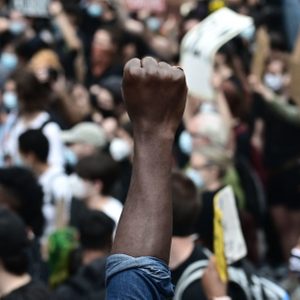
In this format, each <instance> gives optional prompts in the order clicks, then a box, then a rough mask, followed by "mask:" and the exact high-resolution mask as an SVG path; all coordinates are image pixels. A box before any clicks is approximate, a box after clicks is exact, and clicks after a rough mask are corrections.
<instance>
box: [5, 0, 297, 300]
mask: <svg viewBox="0 0 300 300" xmlns="http://www.w3.org/2000/svg"><path fill="white" fill-rule="evenodd" d="M14 2H18V1H6V0H0V206H1V207H3V208H1V210H0V298H1V299H25V296H26V295H30V298H26V299H42V297H43V298H49V297H54V298H55V299H65V300H68V299H74V300H75V299H94V298H95V299H96V297H97V299H104V295H105V257H106V256H107V255H109V253H110V249H111V245H112V240H113V236H114V232H115V228H116V225H117V224H118V221H119V218H120V216H121V212H122V208H123V204H124V203H125V201H126V196H127V191H128V187H129V184H130V176H131V168H132V163H131V162H132V155H133V147H134V139H133V129H132V126H131V124H130V120H129V117H128V115H127V113H126V108H125V107H124V104H123V100H122V90H121V85H122V72H123V67H124V65H125V63H126V62H127V61H128V60H129V59H131V58H133V57H139V58H142V57H145V56H153V57H155V58H157V59H158V60H164V61H167V62H169V63H171V64H173V65H179V64H180V45H181V41H182V39H183V37H184V36H185V34H186V33H187V32H188V31H189V30H191V29H192V28H193V27H194V26H197V25H198V24H199V23H200V22H201V21H202V20H204V19H205V18H206V17H208V16H209V15H210V14H211V13H213V12H214V11H216V10H218V9H221V8H222V7H225V6H227V7H228V8H230V9H232V10H233V11H235V12H237V13H239V14H241V15H248V16H251V17H252V18H253V20H254V26H253V28H252V30H247V31H245V32H242V33H241V34H240V35H238V36H237V37H235V38H233V39H232V40H230V41H229V42H228V43H226V44H225V45H224V46H222V47H221V48H220V49H219V50H218V52H217V54H216V56H215V61H214V74H213V76H212V79H211V85H212V87H213V88H214V91H215V99H214V101H206V99H200V98H197V97H194V96H192V95H189V96H188V102H187V107H186V111H185V114H184V119H183V121H182V124H181V126H180V128H179V130H178V132H177V135H176V141H175V144H174V151H173V164H174V169H176V172H174V174H173V177H174V178H173V183H172V191H173V198H174V199H173V203H174V208H173V211H174V230H173V241H172V249H171V259H170V268H171V270H172V276H173V280H174V284H175V285H176V284H177V283H178V282H181V283H182V280H183V279H182V278H181V276H182V274H183V273H184V270H185V269H186V268H187V267H188V266H189V264H191V263H192V262H194V261H197V260H200V259H204V258H205V257H206V258H207V256H206V253H207V251H206V250H210V251H212V252H213V198H214V195H215V194H216V193H217V192H218V191H219V190H220V189H221V188H223V187H224V186H225V185H228V184H229V185H231V186H232V187H233V190H234V193H235V197H236V203H237V207H238V210H239V217H240V221H241V225H242V230H243V234H244V237H245V241H246V244H247V248H248V255H247V258H246V259H245V260H244V261H243V262H239V264H238V265H237V266H236V268H237V269H239V268H241V269H243V270H246V269H247V272H248V273H251V274H259V276H261V278H268V279H270V280H272V282H273V281H274V282H276V284H278V289H280V287H279V285H281V287H283V288H284V289H286V290H287V291H288V292H289V293H290V294H291V296H292V297H294V298H293V299H300V298H299V297H300V296H299V290H298V291H297V289H299V278H300V277H299V276H300V262H299V261H300V240H299V238H300V139H299V138H298V137H299V136H300V109H299V106H298V105H300V89H299V87H298V86H299V84H300V36H299V37H298V34H297V33H298V26H299V25H300V24H299V23H300V4H299V1H296V0H295V1H293V0H285V1H284V0H282V1H280V0H278V1H268V0H224V1H222V0H210V1H209V0H199V1H196V0H191V1H176V0H166V1H153V2H154V3H156V4H155V5H156V6H155V5H154V6H151V5H149V3H150V2H151V1H150V0H149V1H140V3H143V2H144V3H146V4H147V3H148V6H147V5H145V7H143V5H142V6H141V7H139V8H138V9H137V8H133V7H132V6H131V5H130V3H134V2H139V1H125V0H124V1H121V0H65V1H58V0H52V1H51V0H49V1H48V4H47V5H48V13H47V15H45V16H39V15H38V16H35V15H30V14H28V13H25V12H23V11H22V10H21V9H19V10H17V9H15V7H14V6H13V3H14ZM32 2H33V3H34V1H32ZM46 2H47V1H46ZM198 72H199V73H201V70H198ZM298 79H299V83H298V82H297V81H298ZM153 88H154V89H155V86H154V87H153ZM149 172H151V170H149ZM12 212H14V214H13V213H12ZM133 217H134V216H133ZM145 239H147V237H145ZM210 251H208V252H210ZM245 272H246V271H245ZM248 273H247V274H248ZM199 278H200V276H199ZM199 280H200V279H199ZM196 284H197V289H199V290H200V291H198V290H197V289H196V290H195V289H194V290H193V289H191V290H192V291H191V292H190V293H188V294H187V295H184V293H183V292H182V294H183V295H182V296H181V297H182V298H177V299H189V300H192V299H206V296H205V295H204V292H203V291H202V292H201V284H200V281H199V282H198V281H197V283H196ZM246 286H247V285H246ZM24 287H25V288H24ZM266 289H267V288H266ZM233 290H234V288H233ZM50 291H51V293H52V295H50ZM245 293H246V292H245ZM20 295H22V297H24V298H17V297H19V296H20ZM235 295H236V294H234V292H233V293H232V295H231V296H232V299H239V300H241V299H244V298H242V296H241V295H240V294H237V295H239V296H235ZM248 296H249V294H248ZM178 297H179V296H178ZM245 299H277V298H272V296H269V297H267V296H265V298H256V297H254V296H253V298H249V297H248V298H245ZM278 299H279V298H278ZM282 299H283V298H282Z"/></svg>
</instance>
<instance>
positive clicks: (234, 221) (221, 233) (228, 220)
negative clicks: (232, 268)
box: [214, 186, 247, 282]
mask: <svg viewBox="0 0 300 300" xmlns="http://www.w3.org/2000/svg"><path fill="white" fill-rule="evenodd" d="M214 252H215V255H216V260H217V266H218V271H219V274H220V277H221V279H222V280H223V281H224V282H226V281H227V279H228V277H227V264H232V263H234V262H236V261H238V260H240V259H242V258H243V257H245V256H246V255H247V247H246V243H245V240H244V237H243V234H242V229H241V224H240V220H239V217H238V212H237V208H236V203H235V198H234V194H233V190H232V188H231V187H230V186H227V187H225V188H224V189H222V190H221V191H220V192H218V193H217V194H216V196H215V198H214Z"/></svg>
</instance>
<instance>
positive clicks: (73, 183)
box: [69, 174, 87, 199]
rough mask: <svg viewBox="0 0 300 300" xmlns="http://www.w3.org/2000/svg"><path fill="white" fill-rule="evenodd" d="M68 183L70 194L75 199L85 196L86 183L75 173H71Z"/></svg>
mask: <svg viewBox="0 0 300 300" xmlns="http://www.w3.org/2000/svg"><path fill="white" fill-rule="evenodd" d="M69 184H70V187H71V191H72V196H73V197H74V198H76V199H84V198H86V196H87V190H86V184H85V183H84V181H83V180H82V179H81V178H80V177H79V176H78V175H77V174H72V175H70V176H69Z"/></svg>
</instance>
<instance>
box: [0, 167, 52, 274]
mask: <svg viewBox="0 0 300 300" xmlns="http://www.w3.org/2000/svg"><path fill="white" fill-rule="evenodd" d="M0 207H6V208H8V209H10V210H12V211H13V212H15V213H17V214H18V215H19V216H20V217H21V219H22V220H23V222H24V223H25V225H26V227H27V231H28V233H29V234H30V235H31V237H32V243H31V245H30V251H29V252H30V253H29V255H30V264H29V272H30V274H31V275H32V276H33V278H35V279H43V280H47V275H46V274H45V266H44V264H43V262H42V258H41V252H40V239H41V237H42V235H43V233H44V224H45V219H44V215H43V211H42V207H43V191H42V188H41V186H40V185H39V184H38V181H37V179H36V177H35V176H34V174H33V173H32V172H31V171H30V170H28V169H25V168H20V167H10V168H1V169H0Z"/></svg>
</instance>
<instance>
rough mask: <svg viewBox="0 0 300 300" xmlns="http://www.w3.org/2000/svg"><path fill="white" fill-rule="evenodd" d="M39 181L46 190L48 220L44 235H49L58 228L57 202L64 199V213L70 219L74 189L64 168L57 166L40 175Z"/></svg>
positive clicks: (45, 213) (46, 214) (45, 211)
mask: <svg viewBox="0 0 300 300" xmlns="http://www.w3.org/2000/svg"><path fill="white" fill-rule="evenodd" d="M39 183H40V185H41V186H42V188H43V192H44V202H43V214H44V217H45V220H46V226H45V230H44V235H45V236H48V235H49V234H50V233H52V232H53V231H54V230H55V228H56V220H57V210H56V204H57V203H58V202H59V201H63V204H64V211H63V212H62V213H63V216H64V217H65V218H66V221H67V222H68V221H69V218H70V208H71V200H72V191H71V187H70V185H69V179H68V176H67V175H66V174H65V173H64V170H63V169H62V168H60V167H57V166H52V167H49V169H48V170H47V171H46V172H44V173H43V174H42V175H41V176H40V177H39Z"/></svg>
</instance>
